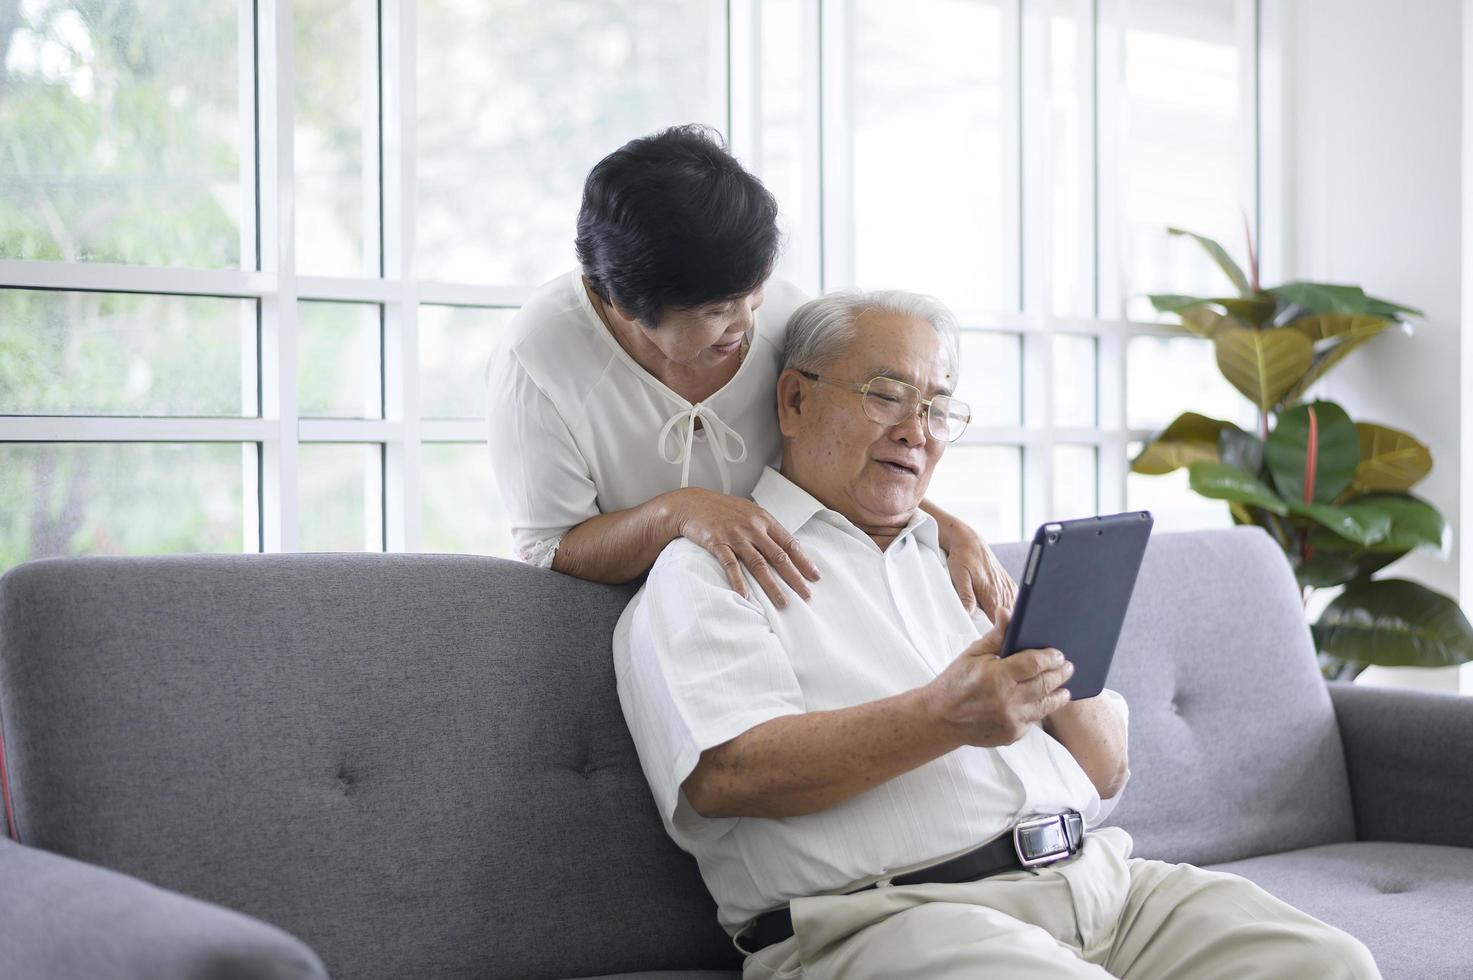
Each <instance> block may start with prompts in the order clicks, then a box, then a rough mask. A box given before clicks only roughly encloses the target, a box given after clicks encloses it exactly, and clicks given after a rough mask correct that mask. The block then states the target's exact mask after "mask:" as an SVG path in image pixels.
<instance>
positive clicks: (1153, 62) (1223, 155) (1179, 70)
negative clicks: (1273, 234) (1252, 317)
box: [1101, 0, 1253, 320]
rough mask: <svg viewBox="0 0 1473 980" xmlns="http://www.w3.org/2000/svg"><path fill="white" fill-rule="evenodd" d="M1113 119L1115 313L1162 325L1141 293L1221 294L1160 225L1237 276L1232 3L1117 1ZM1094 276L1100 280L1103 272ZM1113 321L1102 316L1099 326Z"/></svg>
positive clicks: (1246, 88)
mask: <svg viewBox="0 0 1473 980" xmlns="http://www.w3.org/2000/svg"><path fill="white" fill-rule="evenodd" d="M1123 6H1124V8H1125V11H1126V18H1125V25H1124V31H1123V32H1122V33H1123V45H1124V48H1123V52H1122V54H1123V57H1122V59H1121V64H1122V70H1123V72H1124V78H1122V79H1119V80H1117V82H1116V84H1118V85H1120V86H1122V88H1121V90H1120V92H1121V99H1122V100H1123V105H1122V106H1121V111H1120V130H1119V132H1120V154H1121V160H1120V174H1121V187H1120V188H1119V192H1118V193H1119V194H1120V195H1121V197H1120V200H1121V201H1122V203H1123V213H1122V215H1121V224H1122V227H1121V235H1122V240H1121V242H1120V260H1121V265H1120V269H1119V270H1118V273H1117V274H1118V275H1119V276H1120V277H1121V290H1120V295H1121V297H1122V307H1123V310H1124V313H1125V315H1126V316H1127V317H1129V318H1131V319H1135V320H1159V319H1163V316H1162V315H1159V314H1157V313H1156V312H1155V310H1154V309H1153V308H1152V306H1151V303H1150V301H1149V300H1148V299H1146V298H1145V296H1144V295H1143V294H1145V293H1185V294H1188V295H1202V296H1221V295H1223V294H1224V293H1226V294H1227V295H1233V293H1234V290H1233V287H1232V285H1231V283H1230V282H1228V280H1227V278H1226V277H1225V276H1224V275H1223V274H1222V272H1221V271H1219V270H1218V268H1217V267H1216V266H1215V265H1214V264H1213V263H1212V261H1211V260H1210V259H1209V258H1208V257H1207V255H1206V253H1205V252H1203V250H1202V249H1201V247H1200V246H1198V245H1197V243H1196V242H1195V241H1193V240H1191V239H1189V238H1184V237H1180V236H1171V235H1168V234H1167V233H1166V229H1167V227H1169V226H1175V227H1180V228H1187V229H1189V230H1191V231H1194V232H1196V233H1198V234H1201V235H1206V236H1208V237H1210V238H1215V239H1216V240H1217V241H1218V242H1219V243H1221V244H1222V246H1223V247H1224V248H1226V249H1227V250H1228V252H1229V253H1230V254H1232V255H1233V256H1234V257H1235V258H1236V260H1237V261H1238V264H1239V265H1241V266H1242V267H1243V268H1244V269H1245V270H1246V269H1247V256H1246V255H1245V254H1244V251H1245V245H1244V240H1243V214H1244V213H1245V212H1246V211H1248V210H1249V209H1251V207H1252V188H1251V187H1250V186H1248V184H1247V176H1246V174H1247V167H1246V166H1245V161H1246V160H1248V159H1251V156H1250V154H1251V148H1252V145H1253V129H1252V119H1251V118H1249V117H1248V114H1247V113H1246V112H1244V109H1243V107H1244V105H1245V104H1248V102H1247V96H1248V93H1249V92H1250V91H1251V87H1252V78H1251V71H1250V68H1251V65H1250V63H1249V61H1248V59H1246V58H1244V57H1243V56H1242V53H1241V52H1240V51H1239V50H1238V41H1237V39H1238V37H1239V36H1240V25H1239V23H1238V19H1237V18H1238V16H1239V15H1240V13H1241V15H1242V16H1249V11H1250V10H1251V7H1252V5H1251V4H1243V3H1240V2H1238V0H1128V2H1127V3H1125V4H1123ZM1102 272H1103V273H1105V274H1108V273H1107V272H1105V270H1102ZM1115 313H1116V311H1111V310H1102V311H1101V314H1102V315H1104V316H1106V317H1110V316H1113V315H1115Z"/></svg>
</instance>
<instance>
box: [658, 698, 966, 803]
mask: <svg viewBox="0 0 1473 980" xmlns="http://www.w3.org/2000/svg"><path fill="white" fill-rule="evenodd" d="M924 691H925V689H924V688H916V689H915V690H911V691H906V692H905V693H904V694H897V695H895V696H894V697H889V698H883V699H881V700H879V701H871V702H869V703H868V704H861V705H856V706H855V707H853V708H842V709H839V710H837V711H810V712H808V713H806V714H801V715H787V716H785V717H782V718H774V719H772V720H771V721H767V722H763V723H762V724H760V725H758V726H756V727H755V728H752V729H750V730H749V731H746V732H743V733H742V734H741V735H738V736H737V737H736V738H734V739H732V740H731V741H729V742H725V743H723V744H721V745H718V746H715V747H713V748H710V749H707V750H706V751H705V752H703V753H702V754H701V761H700V763H699V764H697V766H696V768H695V769H694V770H693V771H692V772H691V774H690V776H689V778H687V779H686V781H685V783H684V784H683V785H682V789H683V790H684V791H685V795H686V799H688V800H689V801H690V804H691V806H692V807H693V808H694V809H695V811H696V812H697V813H699V814H700V815H701V816H703V817H768V818H773V819H777V818H781V817H793V816H799V815H801V814H805V813H818V812H820V811H822V810H827V809H828V808H830V807H833V806H838V805H839V804H840V803H843V802H844V801H845V800H848V799H850V798H852V797H855V796H858V795H859V794H860V793H863V792H865V791H866V790H870V789H873V788H875V787H876V786H878V785H880V784H881V783H885V782H888V781H889V780H891V779H894V778H895V777H896V776H899V775H901V774H903V773H906V772H909V771H910V770H912V769H915V768H917V767H919V766H922V765H925V764H926V763H927V762H930V761H931V760H933V759H938V758H940V757H941V756H943V755H945V754H946V753H948V752H950V751H952V750H953V749H956V748H959V747H960V746H961V745H962V744H964V743H963V741H962V740H961V738H960V737H958V736H956V735H954V734H953V733H952V732H951V731H950V730H949V729H948V728H947V727H946V726H945V725H943V724H941V723H940V722H939V721H938V720H937V719H936V718H935V717H934V715H933V713H932V711H931V708H930V706H929V704H928V702H927V700H926V694H925V693H924Z"/></svg>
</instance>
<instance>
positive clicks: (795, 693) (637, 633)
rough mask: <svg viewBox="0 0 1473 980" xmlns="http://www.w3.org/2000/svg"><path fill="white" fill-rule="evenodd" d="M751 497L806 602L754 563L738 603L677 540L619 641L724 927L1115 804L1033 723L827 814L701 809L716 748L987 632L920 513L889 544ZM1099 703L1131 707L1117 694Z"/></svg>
mask: <svg viewBox="0 0 1473 980" xmlns="http://www.w3.org/2000/svg"><path fill="white" fill-rule="evenodd" d="M939 465H943V466H944V465H945V459H944V458H943V459H942V461H941V463H940V464H939ZM752 498H753V499H754V500H755V501H756V502H757V503H758V504H760V505H761V506H762V507H763V508H765V509H766V510H767V511H768V512H769V513H771V514H772V515H773V517H775V518H777V519H778V520H779V521H780V522H782V524H783V525H784V526H785V527H787V528H789V529H791V530H792V531H793V532H794V534H796V535H797V537H798V539H799V541H800V542H801V543H802V546H803V549H804V550H805V551H806V552H807V553H808V555H809V556H810V557H811V558H812V559H813V561H814V563H815V564H816V565H817V566H818V567H819V570H820V571H821V573H822V574H823V581H821V582H819V583H817V584H816V585H814V587H813V599H812V601H811V602H793V603H789V605H788V606H787V607H786V608H784V609H778V608H777V607H776V606H774V605H773V604H772V601H771V600H770V599H769V598H768V597H767V595H766V594H765V593H764V592H763V591H762V590H761V589H760V588H758V587H757V585H756V582H755V580H753V579H752V577H751V573H750V572H748V571H746V570H745V569H743V574H744V575H745V576H746V578H747V592H748V597H745V598H744V597H742V596H740V595H738V594H737V593H736V592H734V591H733V590H732V589H731V587H730V586H729V585H728V584H727V582H726V576H725V573H724V572H723V570H722V568H721V565H720V564H719V563H718V562H717V561H716V559H714V558H712V557H711V555H709V554H708V553H707V552H705V551H704V550H702V549H701V548H699V547H698V546H696V545H695V544H693V543H692V542H690V541H687V540H685V539H682V538H677V539H676V540H674V541H672V542H671V543H670V544H669V546H667V547H666V548H665V550H664V551H663V552H662V553H661V554H660V557H659V559H658V560H657V561H656V562H655V565H654V567H653V568H652V569H651V570H650V575H649V578H648V580H647V581H646V583H645V585H644V587H643V588H641V589H640V591H639V592H638V593H637V594H636V595H635V597H634V599H633V600H632V601H631V602H630V604H629V606H628V608H627V609H625V611H624V614H623V616H621V617H620V619H619V623H618V626H617V627H616V628H615V631H614V639H613V655H614V669H615V676H616V678H617V682H618V690H619V701H620V704H621V706H622V708H623V711H624V717H625V720H626V721H627V722H628V724H629V730H630V732H631V734H632V735H633V738H634V744H635V747H636V749H637V750H638V752H639V760H640V765H641V767H642V768H643V770H644V773H645V777H646V778H647V779H648V780H649V784H650V788H651V790H652V792H653V795H654V798H655V801H656V803H657V805H658V806H659V809H660V815H661V818H662V819H663V821H664V824H665V829H666V831H667V832H668V833H669V834H670V836H671V837H672V838H673V839H674V840H675V842H676V843H677V844H679V845H680V847H681V848H683V849H684V850H686V851H688V852H690V853H691V854H692V855H694V856H695V858H696V861H697V864H698V865H699V866H700V870H701V875H702V877H703V878H704V879H705V881H706V887H707V888H708V889H710V891H711V894H712V896H713V897H714V898H715V899H716V903H717V907H718V919H719V921H720V923H721V925H722V926H723V927H725V928H726V930H727V931H728V932H730V933H732V934H735V932H736V931H737V930H738V929H739V928H740V927H741V925H742V923H744V922H745V921H747V920H748V919H750V918H751V917H752V916H754V915H756V914H757V913H759V912H762V911H764V910H766V909H769V908H774V907H776V906H779V905H781V904H783V903H785V902H788V901H790V900H792V899H793V898H797V897H802V896H808V895H819V894H827V893H833V892H837V891H842V890H845V889H846V888H847V887H849V886H851V885H855V884H856V883H860V882H863V881H866V880H873V878H874V877H876V876H880V875H884V874H889V873H895V872H900V871H905V870H910V869H912V868H914V867H918V866H921V865H924V864H929V863H934V862H935V861H937V860H941V859H944V858H947V857H951V856H953V855H956V854H960V853H962V852H963V851H966V850H968V849H970V848H972V847H975V846H977V845H978V844H980V843H982V842H984V841H986V840H989V839H990V838H992V837H994V836H996V835H997V834H999V833H1001V832H1002V831H1004V830H1006V829H1007V828H1009V827H1011V826H1012V824H1013V823H1014V822H1015V821H1016V820H1017V819H1018V818H1019V817H1021V816H1024V815H1026V814H1028V813H1031V812H1034V811H1041V812H1053V813H1056V812H1059V811H1061V810H1064V809H1067V808H1071V807H1072V808H1074V809H1076V810H1078V811H1079V812H1080V813H1081V814H1082V815H1083V816H1084V821H1085V826H1086V828H1088V827H1093V826H1095V825H1097V824H1098V823H1100V822H1101V821H1102V820H1104V819H1105V817H1106V816H1107V815H1108V814H1109V813H1110V811H1111V810H1112V809H1114V807H1115V804H1116V802H1117V801H1118V800H1119V798H1120V795H1119V793H1117V794H1116V795H1115V796H1113V797H1111V798H1109V799H1107V800H1101V799H1100V797H1099V794H1098V792H1097V791H1096V790H1095V787H1094V784H1093V783H1092V782H1091V781H1090V779H1089V777H1088V776H1087V775H1086V774H1085V772H1084V770H1083V769H1081V768H1080V766H1079V764H1078V762H1077V761H1076V760H1075V759H1074V756H1073V754H1072V753H1070V752H1069V750H1068V749H1067V748H1065V747H1064V745H1063V744H1062V743H1061V742H1059V741H1057V740H1056V739H1054V738H1053V737H1052V736H1051V735H1049V734H1048V733H1047V732H1045V731H1044V730H1043V728H1042V726H1040V725H1036V724H1035V725H1031V726H1030V727H1029V729H1028V731H1027V733H1026V734H1025V735H1024V736H1023V737H1022V738H1020V739H1019V740H1018V741H1016V742H1014V743H1012V744H1011V745H1003V746H999V747H996V748H979V747H974V746H967V747H963V748H960V749H957V750H955V751H953V752H950V753H947V754H946V755H944V756H942V757H940V758H938V759H934V760H932V761H931V762H928V763H926V764H925V765H922V766H919V767H918V768H916V769H913V770H911V771H910V772H907V773H904V774H902V775H900V776H898V777H896V778H894V779H891V780H889V781H888V782H885V783H882V784H880V785H879V786H876V787H875V788H873V789H871V790H868V791H866V792H864V793H861V794H859V795H858V796H855V797H852V798H850V799H848V800H846V801H844V802H843V803H840V804H839V805H837V806H834V807H831V808H829V809H827V810H824V811H821V812H818V813H809V814H803V815H801V816H795V817H785V818H782V819H770V818H762V817H722V818H711V819H707V818H704V817H702V816H700V815H699V814H698V813H696V812H695V810H694V809H692V808H691V806H690V804H689V801H687V800H686V798H685V795H684V794H683V793H682V792H681V791H680V786H681V784H682V783H683V782H685V779H686V777H687V776H689V775H690V773H691V771H692V770H693V769H695V767H696V763H697V762H699V761H700V756H701V753H702V752H703V751H705V750H706V749H709V748H711V747H713V746H716V745H720V744H721V743H723V742H726V741H729V740H730V739H733V738H735V737H736V736H738V735H740V734H742V733H743V732H745V731H747V730H748V729H750V728H753V727H755V726H757V725H760V724H762V723H763V722H765V721H770V720H771V719H774V718H778V717H782V716H784V715H796V714H802V713H805V712H809V711H827V710H837V709H841V708H848V707H853V706H856V705H860V704H865V703H868V702H871V701H876V700H879V699H881V698H887V697H892V696H894V695H896V694H900V693H902V692H904V691H907V690H911V689H914V688H917V687H921V686H923V685H925V684H927V683H929V682H930V681H931V680H932V679H933V678H935V677H936V675H938V674H940V673H941V672H942V671H943V670H945V669H946V667H947V665H948V664H950V663H951V661H952V660H954V659H955V658H956V656H957V654H959V653H960V652H961V651H962V650H963V649H965V648H966V647H967V646H969V645H970V644H971V643H972V642H973V641H975V640H976V639H977V638H978V637H979V636H981V634H982V631H983V630H986V629H990V628H991V624H990V623H989V622H988V621H987V618H986V616H985V615H983V614H982V613H980V612H979V613H976V614H975V618H974V617H971V616H968V614H967V613H966V611H965V610H964V609H963V608H962V605H961V601H960V600H959V599H958V598H957V595H956V591H955V589H953V588H952V585H951V578H950V576H949V575H948V574H947V569H946V559H945V556H944V555H943V554H942V552H941V550H940V548H939V546H938V544H937V539H936V523H935V521H934V520H932V519H931V518H930V517H929V516H928V515H926V514H925V513H924V512H922V511H919V510H918V511H917V512H916V514H915V516H914V517H913V518H912V520H911V522H910V524H909V526H908V527H907V528H906V529H905V531H903V532H902V533H901V534H900V535H899V536H898V537H897V538H896V539H895V540H894V541H893V542H892V543H891V544H890V546H889V547H888V548H886V549H885V550H884V551H881V550H880V549H879V548H878V547H877V546H876V545H875V543H874V541H873V540H872V539H870V537H869V536H868V535H866V534H865V533H864V532H863V531H861V530H859V529H858V528H857V527H855V526H854V525H853V524H852V523H850V522H849V521H848V520H846V519H845V518H844V517H843V516H842V515H841V514H839V513H837V512H835V511H832V510H828V509H826V508H825V507H824V506H823V505H822V504H820V503H819V502H818V501H817V500H816V499H814V497H813V496H812V495H810V494H808V493H806V492H805V491H804V490H802V489H801V488H800V487H798V486H797V485H796V484H794V483H793V482H792V481H790V480H788V479H787V478H786V477H784V476H783V475H782V474H780V473H779V472H778V471H776V470H773V469H770V468H769V469H768V470H766V471H765V472H764V473H763V475H762V478H761V480H760V481H759V482H758V484H757V486H756V488H755V489H754V490H753V492H752ZM1100 697H1101V698H1103V699H1105V700H1106V701H1108V702H1110V703H1111V704H1112V705H1113V706H1114V707H1115V708H1116V709H1117V710H1118V711H1119V712H1120V713H1121V716H1122V719H1125V718H1128V709H1127V707H1126V703H1125V699H1124V698H1123V697H1121V696H1120V695H1119V694H1118V693H1117V692H1115V691H1111V690H1108V689H1107V690H1106V691H1104V692H1103V693H1102V694H1101V695H1100ZM1126 778H1127V782H1128V781H1129V773H1128V772H1127V776H1126Z"/></svg>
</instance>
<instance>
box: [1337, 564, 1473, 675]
mask: <svg viewBox="0 0 1473 980" xmlns="http://www.w3.org/2000/svg"><path fill="white" fill-rule="evenodd" d="M1312 629H1313V631H1314V639H1315V645H1316V646H1318V647H1319V649H1320V652H1322V653H1325V654H1328V655H1330V656H1332V657H1337V658H1339V659H1341V660H1354V661H1357V662H1359V663H1365V664H1376V665H1378V666H1381V667H1447V666H1451V665H1453V664H1461V663H1467V662H1468V661H1469V660H1473V626H1470V625H1469V623H1468V618H1467V617H1466V616H1464V615H1463V611H1462V610H1461V609H1459V608H1458V604H1457V603H1456V602H1454V601H1453V600H1452V599H1450V598H1448V597H1447V596H1445V595H1443V594H1442V593H1440V592H1434V591H1432V590H1431V589H1429V588H1427V587H1426V586H1424V585H1420V584H1418V583H1416V582H1410V581H1407V580H1406V579H1399V578H1386V579H1374V580H1366V581H1361V582H1352V583H1351V584H1350V585H1348V586H1346V587H1345V591H1344V592H1342V593H1341V594H1340V595H1339V596H1338V597H1337V598H1336V599H1335V601H1334V602H1331V603H1330V605H1329V606H1327V607H1326V608H1325V611H1324V613H1323V614H1321V616H1320V619H1319V622H1317V623H1315V624H1314V626H1313V627H1312Z"/></svg>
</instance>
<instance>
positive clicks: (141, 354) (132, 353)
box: [0, 204, 256, 416]
mask: <svg viewBox="0 0 1473 980" xmlns="http://www.w3.org/2000/svg"><path fill="white" fill-rule="evenodd" d="M3 207H4V205H3V204H0V208H3ZM255 363H256V304H255V302H254V301H252V300H241V299H215V298H213V297H194V296H146V295H141V294H135V293H83V292H59V291H50V290H31V289H5V290H0V414H6V415H229V416H242V415H255V414H256V369H255Z"/></svg>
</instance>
